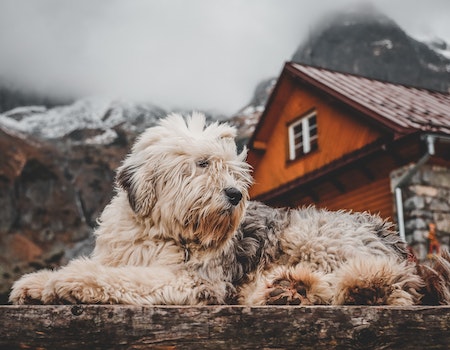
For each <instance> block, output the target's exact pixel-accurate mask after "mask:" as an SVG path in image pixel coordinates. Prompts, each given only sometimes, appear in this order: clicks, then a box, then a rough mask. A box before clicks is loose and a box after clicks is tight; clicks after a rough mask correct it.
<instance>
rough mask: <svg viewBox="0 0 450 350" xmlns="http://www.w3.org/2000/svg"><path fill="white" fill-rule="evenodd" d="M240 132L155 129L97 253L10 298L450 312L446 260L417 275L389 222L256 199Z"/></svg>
mask: <svg viewBox="0 0 450 350" xmlns="http://www.w3.org/2000/svg"><path fill="white" fill-rule="evenodd" d="M235 135H236V131H235V129H234V128H232V127H230V126H229V125H227V124H218V123H212V124H210V125H209V126H207V125H206V123H205V118H204V116H203V115H201V114H198V113H194V114H193V115H192V116H191V117H189V118H187V120H184V119H183V118H182V117H181V116H180V115H176V114H173V115H170V116H168V117H167V118H165V119H163V120H161V121H160V123H159V125H158V126H156V127H152V128H149V129H148V130H147V131H145V132H144V133H143V134H142V135H141V136H140V137H139V139H138V140H137V142H136V144H135V145H134V146H133V149H132V151H131V153H130V154H129V156H128V157H127V158H126V159H125V160H124V162H123V164H122V165H121V166H120V168H119V169H118V171H117V178H116V181H117V187H116V195H115V197H114V198H113V199H112V200H111V203H110V204H109V205H108V206H107V207H106V208H105V210H104V211H103V213H102V215H101V217H100V219H99V227H98V229H97V230H96V232H95V235H96V246H95V250H94V252H93V254H92V255H91V256H90V257H89V258H79V259H76V260H73V261H71V262H70V263H69V264H68V265H67V266H65V267H62V268H60V269H59V270H56V271H49V270H43V271H39V272H35V273H31V274H28V275H25V276H23V277H22V278H21V279H20V280H18V281H17V282H16V283H15V284H14V286H13V289H12V292H11V295H10V301H11V302H13V303H15V304H25V303H46V304H49V303H121V304H137V305H143V304H150V305H156V304H175V305H182V304H189V305H204V304H222V303H241V304H257V305H263V304H303V305H306V304H391V305H411V304H417V303H420V301H421V298H422V295H423V294H426V293H428V294H429V295H438V296H443V297H436V298H434V299H433V297H430V298H428V299H427V300H433V302H436V303H448V300H447V299H448V295H449V292H448V283H446V282H445V281H443V280H442V277H441V276H443V275H444V274H445V273H442V272H443V271H444V272H445V271H447V270H446V268H449V269H448V271H450V264H449V263H448V259H441V260H440V266H441V267H442V266H444V267H443V268H442V269H441V271H438V270H439V269H437V270H436V269H433V268H429V269H428V268H427V269H417V268H416V266H415V264H413V263H411V262H410V261H408V260H407V259H406V258H407V253H406V247H405V245H404V243H403V242H401V241H400V240H399V239H398V236H397V235H396V234H395V233H394V232H393V231H392V230H391V227H390V224H388V223H386V222H384V221H383V220H381V219H380V218H379V217H376V216H372V215H369V214H367V213H362V214H361V213H348V212H342V211H341V212H329V211H326V210H317V209H315V208H312V207H310V208H304V209H299V210H290V209H273V208H269V207H267V206H265V205H263V204H261V203H257V202H250V201H248V191H247V190H248V187H249V186H250V184H251V175H250V167H249V166H248V164H247V163H246V162H245V157H246V151H245V150H244V151H243V152H242V153H240V154H238V153H237V151H236V145H235V142H234V137H235ZM446 264H448V266H447V265H446ZM425 270H426V271H428V272H427V273H431V272H432V273H434V274H435V275H433V278H428V279H427V278H423V276H421V274H420V271H422V272H423V271H425ZM430 271H431V272H430ZM425 280H426V281H431V280H433V281H438V282H439V283H429V284H425V282H424V281H425ZM438 284H439V285H440V286H441V287H439V288H441V289H439V288H438V287H435V285H438ZM433 293H434V294H433Z"/></svg>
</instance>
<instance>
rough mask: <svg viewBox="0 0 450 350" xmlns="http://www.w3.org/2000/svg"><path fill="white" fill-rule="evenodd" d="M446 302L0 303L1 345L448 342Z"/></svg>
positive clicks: (400, 345) (379, 345) (435, 345)
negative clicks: (386, 304)
mask: <svg viewBox="0 0 450 350" xmlns="http://www.w3.org/2000/svg"><path fill="white" fill-rule="evenodd" d="M448 344H450V306H437V307H431V306H426V307H422V306H415V307H384V306H383V307H378V306H372V307H370V306H369V307H367V306H340V307H334V306H306V307H305V306H277V307H272V306H262V307H245V306H204V307H190V306H184V307H176V306H157V307H149V306H144V307H141V306H124V305H49V306H42V305H33V306H0V349H29V348H33V349H37V348H42V349H80V348H83V349H144V348H145V349H148V348H152V349H154V348H157V349H199V348H202V349H262V348H276V349H300V348H301V349H315V350H318V349H330V348H340V349H361V348H364V349H386V348H389V349H448Z"/></svg>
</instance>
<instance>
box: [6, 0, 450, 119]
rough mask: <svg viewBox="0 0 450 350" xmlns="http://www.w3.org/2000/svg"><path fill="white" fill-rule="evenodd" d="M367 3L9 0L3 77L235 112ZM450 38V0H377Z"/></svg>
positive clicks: (407, 20) (412, 26)
mask: <svg viewBox="0 0 450 350" xmlns="http://www.w3.org/2000/svg"><path fill="white" fill-rule="evenodd" d="M358 2H362V1H358V0H312V1H306V0H0V79H3V80H5V78H7V79H9V80H13V81H15V82H20V83H21V84H23V85H25V86H30V87H33V88H34V89H40V90H44V91H58V92H61V91H63V92H68V93H76V94H80V95H94V94H95V95H98V94H101V95H108V96H122V97H125V98H133V99H140V100H147V101H149V102H153V103H155V104H158V105H160V106H162V107H164V108H187V109H206V110H212V111H216V112H221V113H225V114H231V113H234V112H236V111H237V110H239V109H240V108H241V107H243V106H244V105H245V104H246V103H247V102H248V101H249V100H250V98H251V96H252V94H253V90H254V88H255V86H256V84H257V83H258V82H259V81H261V80H262V79H265V78H268V77H272V76H277V75H278V74H279V72H280V70H281V68H282V66H283V63H284V62H285V61H286V60H289V59H290V57H291V56H292V54H293V53H294V51H295V49H296V48H297V46H298V45H299V44H300V42H301V41H302V40H303V39H304V38H305V36H306V35H307V34H308V31H309V30H310V29H311V26H313V25H314V23H316V21H317V20H318V19H319V18H321V17H322V16H323V14H324V13H327V12H329V11H332V10H334V9H344V8H348V7H349V6H351V5H352V4H354V3H358ZM376 6H377V8H378V9H379V10H381V11H382V12H384V13H386V14H387V15H388V16H390V17H391V18H393V19H394V20H395V21H397V23H398V24H399V25H400V26H402V27H403V28H404V29H405V30H406V31H407V32H409V33H411V34H413V35H425V34H427V35H431V34H434V35H437V36H440V37H443V38H444V39H446V40H447V41H450V1H449V0H428V1H423V0H398V1H396V0H377V1H376Z"/></svg>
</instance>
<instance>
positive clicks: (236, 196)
mask: <svg viewBox="0 0 450 350" xmlns="http://www.w3.org/2000/svg"><path fill="white" fill-rule="evenodd" d="M224 191H225V195H226V196H227V199H228V202H230V203H231V204H232V205H237V204H238V203H239V202H240V201H241V199H242V193H241V191H239V190H238V189H237V188H234V187H228V188H226V189H225V190H224Z"/></svg>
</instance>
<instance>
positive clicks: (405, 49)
mask: <svg viewBox="0 0 450 350" xmlns="http://www.w3.org/2000/svg"><path fill="white" fill-rule="evenodd" d="M421 40H422V41H419V40H417V39H414V38H412V37H411V36H409V35H408V34H407V33H406V32H405V31H404V30H403V29H402V28H401V27H400V26H398V25H397V24H396V23H395V22H394V21H393V20H392V19H390V18H389V17H387V16H386V15H384V14H382V13H380V12H378V11H377V10H376V9H375V8H374V7H373V6H369V5H363V6H357V7H355V8H353V9H351V10H347V11H343V12H339V13H333V14H330V15H327V16H326V17H325V18H323V19H322V20H320V21H319V22H318V24H317V25H316V26H315V27H312V28H311V30H310V35H309V36H308V38H307V39H306V40H304V41H303V42H302V43H301V44H300V45H299V46H298V48H297V49H296V50H295V52H294V54H293V56H292V58H291V60H292V61H294V62H298V63H303V64H308V65H312V66H319V67H322V68H327V69H331V70H335V71H340V72H346V73H352V74H357V75H361V76H366V77H369V78H372V79H378V80H384V81H389V82H394V83H399V84H404V85H410V86H416V87H421V88H426V89H431V90H438V91H443V92H448V91H450V46H449V45H448V44H447V43H446V42H445V41H444V40H442V39H439V38H421ZM274 82H276V79H275V78H273V79H265V80H264V81H262V82H261V83H260V84H259V85H258V86H257V87H256V90H255V97H254V98H253V99H252V101H250V102H249V103H248V105H246V106H245V107H244V108H242V109H241V110H240V111H238V112H237V113H236V114H235V115H234V116H232V118H231V120H232V122H233V123H234V124H235V125H237V126H238V127H239V128H240V130H241V131H242V132H240V140H239V142H240V143H241V144H245V143H246V142H247V140H248V138H249V137H250V135H251V134H252V132H253V130H254V127H255V125H256V123H257V122H258V120H259V117H260V115H261V113H262V111H263V110H264V104H263V103H264V101H267V99H268V95H269V94H270V92H271V91H272V88H273V86H274ZM264 93H266V95H264Z"/></svg>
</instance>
